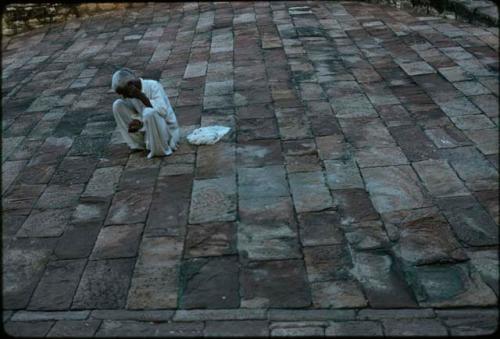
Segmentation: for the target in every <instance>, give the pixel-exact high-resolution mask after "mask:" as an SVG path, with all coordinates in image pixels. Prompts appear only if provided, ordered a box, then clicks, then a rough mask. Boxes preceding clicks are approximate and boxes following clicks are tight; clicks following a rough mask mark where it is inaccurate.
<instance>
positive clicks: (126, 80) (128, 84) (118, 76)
mask: <svg viewBox="0 0 500 339" xmlns="http://www.w3.org/2000/svg"><path fill="white" fill-rule="evenodd" d="M111 88H112V89H113V90H114V91H115V92H116V93H118V94H120V95H121V96H123V97H125V98H132V97H134V95H133V93H134V92H136V91H137V90H139V91H140V90H141V80H140V79H139V78H138V77H136V75H135V73H134V71H132V70H131V69H128V68H122V69H120V70H118V71H116V72H115V73H114V74H113V78H112V79H111Z"/></svg>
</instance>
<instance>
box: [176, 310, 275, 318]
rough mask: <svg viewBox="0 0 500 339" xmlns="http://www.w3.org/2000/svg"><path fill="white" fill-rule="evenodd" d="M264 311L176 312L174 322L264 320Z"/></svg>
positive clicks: (265, 311) (265, 316) (265, 315)
mask: <svg viewBox="0 0 500 339" xmlns="http://www.w3.org/2000/svg"><path fill="white" fill-rule="evenodd" d="M266 313H267V310H266V309H251V308H236V309H226V310H221V309H215V310H210V309H208V310H203V309H201V310H200V309H198V310H176V311H175V315H174V318H173V320H174V321H207V320H265V319H267V314H266Z"/></svg>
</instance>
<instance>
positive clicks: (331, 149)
mask: <svg viewBox="0 0 500 339" xmlns="http://www.w3.org/2000/svg"><path fill="white" fill-rule="evenodd" d="M316 144H317V145H318V154H319V156H320V158H321V159H322V160H327V159H341V158H344V157H345V156H346V154H347V153H348V148H349V144H348V143H346V142H345V140H344V137H343V136H342V135H328V136H322V137H317V138H316Z"/></svg>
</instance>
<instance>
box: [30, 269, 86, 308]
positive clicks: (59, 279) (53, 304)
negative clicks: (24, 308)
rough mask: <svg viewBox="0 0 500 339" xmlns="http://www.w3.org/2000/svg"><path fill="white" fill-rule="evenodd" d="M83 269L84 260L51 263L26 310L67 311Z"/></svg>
mask: <svg viewBox="0 0 500 339" xmlns="http://www.w3.org/2000/svg"><path fill="white" fill-rule="evenodd" d="M84 268H85V260H84V259H77V260H58V261H51V262H50V263H49V264H48V265H47V268H46V269H45V273H44V275H43V276H42V278H41V280H40V282H39V283H38V286H37V289H36V290H35V292H34V294H33V296H32V298H31V301H30V304H29V306H28V309H30V310H48V311H53V310H66V309H68V308H69V307H70V306H71V302H72V300H73V295H74V293H75V291H76V288H77V287H78V283H79V281H80V276H81V274H82V273H83V270H84Z"/></svg>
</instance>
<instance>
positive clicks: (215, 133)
mask: <svg viewBox="0 0 500 339" xmlns="http://www.w3.org/2000/svg"><path fill="white" fill-rule="evenodd" d="M230 130H231V128H229V127H225V126H218V125H216V126H208V127H201V128H197V129H195V130H194V131H193V132H192V133H191V134H189V135H188V136H187V140H188V141H189V143H191V144H193V145H212V144H215V143H216V142H217V141H219V140H220V139H221V138H222V137H223V136H224V135H226V134H227V133H228V132H229V131H230Z"/></svg>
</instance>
